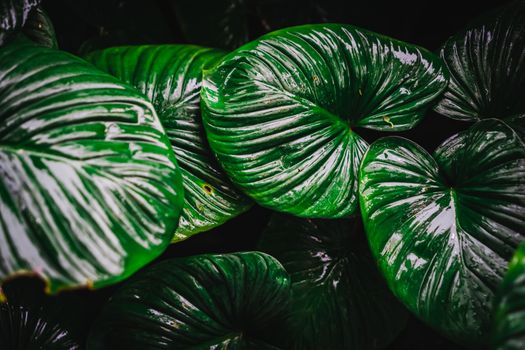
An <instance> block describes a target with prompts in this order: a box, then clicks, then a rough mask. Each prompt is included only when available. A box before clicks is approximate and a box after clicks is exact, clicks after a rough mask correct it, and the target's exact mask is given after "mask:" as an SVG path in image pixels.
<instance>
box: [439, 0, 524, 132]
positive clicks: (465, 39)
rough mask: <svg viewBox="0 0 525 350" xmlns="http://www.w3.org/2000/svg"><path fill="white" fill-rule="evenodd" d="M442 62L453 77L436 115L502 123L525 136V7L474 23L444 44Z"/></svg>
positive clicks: (513, 7) (514, 7)
mask: <svg viewBox="0 0 525 350" xmlns="http://www.w3.org/2000/svg"><path fill="white" fill-rule="evenodd" d="M441 57H442V58H443V60H444V62H445V64H446V66H447V68H448V69H449V70H450V73H451V76H450V83H449V86H448V88H447V90H446V92H445V94H444V95H443V99H442V100H441V101H440V102H439V104H438V105H437V106H436V108H435V109H436V111H437V112H438V113H441V114H443V115H445V116H447V117H450V118H454V119H459V120H466V121H476V120H480V119H485V118H500V119H504V120H505V121H506V122H507V123H509V124H511V125H512V126H513V127H514V128H515V129H516V130H517V131H518V132H519V133H520V135H521V136H522V137H523V136H525V99H524V98H523V92H524V91H525V2H523V1H515V2H513V3H511V4H510V5H507V6H506V7H504V8H501V9H498V10H497V11H494V12H492V13H490V14H487V15H485V16H483V17H481V18H479V19H478V20H476V21H475V22H473V23H471V24H470V25H469V26H468V27H467V28H466V29H464V30H462V31H461V32H459V33H457V34H456V35H454V36H452V37H451V38H450V39H449V40H448V41H447V42H446V43H445V44H444V46H443V47H442V49H441Z"/></svg>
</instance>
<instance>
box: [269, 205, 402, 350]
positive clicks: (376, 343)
mask: <svg viewBox="0 0 525 350" xmlns="http://www.w3.org/2000/svg"><path fill="white" fill-rule="evenodd" d="M259 248H260V249H261V250H262V251H264V252H267V253H269V254H271V255H272V256H274V257H276V258H277V259H278V260H279V261H280V262H281V263H282V264H283V266H284V268H285V269H286V271H288V273H290V277H291V281H292V291H293V293H292V299H291V303H290V306H289V311H288V315H287V317H286V319H285V320H284V323H283V326H282V327H280V334H281V335H282V338H283V341H284V342H285V344H286V347H285V348H287V349H298V350H299V349H300V350H307V349H312V350H314V349H315V350H317V349H361V350H365V349H382V348H384V347H385V346H386V345H388V343H390V342H391V341H392V340H393V339H394V338H395V337H396V336H397V335H398V334H399V332H400V331H401V330H402V329H403V328H404V326H405V321H406V318H407V317H406V316H407V313H406V310H405V309H404V308H403V307H402V306H401V305H400V304H399V303H398V302H397V300H396V299H395V297H394V296H393V295H392V294H391V293H390V291H389V290H388V288H387V286H386V283H385V281H384V279H383V278H382V276H381V275H380V274H379V271H378V270H377V267H376V264H375V261H374V260H373V258H372V255H371V253H370V248H369V247H368V243H367V241H366V237H365V235H364V232H363V230H362V226H361V222H360V220H355V219H353V220H346V219H340V220H309V219H299V218H295V217H292V216H285V215H282V214H276V215H274V216H273V217H272V219H271V221H270V224H269V226H268V228H267V229H266V230H265V232H264V233H263V236H262V238H261V242H260V244H259Z"/></svg>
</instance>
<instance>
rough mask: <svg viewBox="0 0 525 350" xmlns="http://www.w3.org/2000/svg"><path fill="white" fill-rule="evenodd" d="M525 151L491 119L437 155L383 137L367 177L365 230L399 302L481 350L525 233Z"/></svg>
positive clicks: (365, 166) (369, 159)
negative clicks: (496, 294)
mask: <svg viewBox="0 0 525 350" xmlns="http://www.w3.org/2000/svg"><path fill="white" fill-rule="evenodd" d="M524 179H525V146H524V144H523V142H522V141H521V140H520V138H519V137H518V135H517V134H516V133H515V132H513V131H512V130H511V129H510V128H509V127H508V126H507V125H506V124H505V123H503V122H500V121H497V120H494V119H491V120H486V121H482V122H479V123H477V124H475V125H474V126H473V127H472V128H470V129H468V130H467V131H464V132H461V133H459V134H457V135H455V136H453V137H451V138H450V139H448V140H446V141H445V142H444V143H443V144H442V145H441V146H439V147H438V149H437V150H436V151H435V152H434V156H433V157H432V156H430V155H429V154H428V153H427V152H426V151H425V150H423V149H422V148H421V147H419V146H418V145H416V144H414V143H413V142H411V141H408V140H406V139H402V138H398V137H389V138H384V139H380V140H378V141H377V142H375V143H374V144H372V145H371V146H370V149H369V150H368V152H367V154H366V155H365V158H364V160H363V163H362V165H361V170H360V190H359V191H360V201H361V211H362V214H363V221H364V226H365V230H366V232H367V236H368V240H369V243H370V246H371V248H372V252H373V254H374V256H375V257H376V259H377V261H378V263H379V266H380V269H381V270H382V272H383V274H384V276H385V277H386V279H387V282H388V285H389V286H390V288H391V289H392V291H393V292H394V294H396V295H397V296H398V298H399V299H400V300H401V301H402V302H403V303H404V304H405V305H406V306H407V307H408V308H409V309H410V310H412V311H413V312H414V313H415V314H416V315H418V316H419V317H420V318H421V319H423V320H424V321H426V322H427V323H429V324H430V325H431V326H432V327H434V328H436V329H438V330H439V331H440V332H441V333H443V334H444V335H446V336H448V337H450V338H452V339H454V340H455V341H458V342H460V343H463V344H467V345H471V346H480V345H482V344H483V343H484V341H485V340H486V339H487V330H488V326H489V318H490V309H491V304H492V300H493V296H494V292H495V290H496V288H497V287H498V285H499V283H500V282H501V279H502V277H503V275H504V273H505V271H506V268H507V263H508V261H509V260H510V258H511V257H512V254H513V252H514V250H515V249H516V247H517V246H518V244H519V242H520V241H522V240H523V239H524V234H525V182H524Z"/></svg>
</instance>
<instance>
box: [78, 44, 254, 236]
mask: <svg viewBox="0 0 525 350" xmlns="http://www.w3.org/2000/svg"><path fill="white" fill-rule="evenodd" d="M223 55H224V54H223V53H222V52H221V51H218V50H212V49H206V48H202V47H197V46H189V45H187V46H186V45H159V46H129V47H116V48H110V49H106V50H103V51H96V52H94V53H93V54H90V55H88V57H87V58H88V60H89V61H91V62H92V63H93V64H95V66H97V68H100V69H102V70H104V71H106V72H108V73H110V74H112V75H114V76H116V77H117V78H119V79H120V80H122V81H124V82H126V83H128V84H131V85H133V86H135V87H136V88H137V89H138V90H140V91H141V92H143V93H144V94H145V95H146V96H147V97H148V98H149V100H150V101H151V102H152V103H153V105H154V106H155V110H156V111H157V113H158V115H159V118H160V121H161V123H162V124H163V126H164V128H165V130H166V133H167V134H168V137H169V139H170V141H171V145H172V147H173V151H174V152H175V155H176V157H177V161H178V162H179V166H180V167H181V170H182V176H183V183H184V190H185V191H184V196H185V203H184V210H183V212H182V217H181V221H180V224H179V228H178V229H177V233H176V235H175V238H174V240H175V241H177V240H181V239H184V238H187V237H188V236H190V235H192V234H194V233H197V232H200V231H206V230H208V229H210V228H212V227H215V226H218V225H220V224H222V223H223V222H225V221H226V220H228V219H229V218H231V217H233V216H236V215H237V214H239V213H241V212H243V211H245V210H246V209H248V208H249V206H250V202H251V201H249V200H248V199H247V198H246V197H245V196H243V195H242V194H241V193H239V191H238V190H236V189H235V188H234V187H233V185H232V184H231V183H230V182H229V181H228V179H227V178H226V175H225V174H224V173H223V171H222V170H221V168H220V167H219V165H218V164H217V161H216V160H215V158H214V156H213V154H212V153H211V150H210V149H209V146H208V141H207V140H206V135H205V134H204V129H203V126H202V119H201V113H200V90H201V82H202V69H203V68H206V67H208V66H210V65H213V64H214V63H215V62H217V60H218V59H220V58H221V57H222V56H223Z"/></svg>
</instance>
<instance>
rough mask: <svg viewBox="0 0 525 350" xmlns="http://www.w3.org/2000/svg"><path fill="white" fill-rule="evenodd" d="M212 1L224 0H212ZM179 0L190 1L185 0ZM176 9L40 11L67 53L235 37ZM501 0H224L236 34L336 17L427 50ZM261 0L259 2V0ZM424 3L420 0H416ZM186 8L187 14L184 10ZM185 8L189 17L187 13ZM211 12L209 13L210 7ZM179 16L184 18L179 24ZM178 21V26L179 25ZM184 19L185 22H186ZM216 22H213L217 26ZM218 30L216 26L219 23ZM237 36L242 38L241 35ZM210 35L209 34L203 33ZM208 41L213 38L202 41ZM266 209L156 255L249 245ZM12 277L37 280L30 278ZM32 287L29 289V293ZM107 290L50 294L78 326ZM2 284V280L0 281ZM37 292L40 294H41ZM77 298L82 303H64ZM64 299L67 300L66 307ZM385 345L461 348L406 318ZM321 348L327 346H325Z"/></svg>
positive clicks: (96, 5) (432, 133)
mask: <svg viewBox="0 0 525 350" xmlns="http://www.w3.org/2000/svg"><path fill="white" fill-rule="evenodd" d="M213 1H215V5H214V6H215V7H217V3H221V2H224V0H222V1H221V0H212V1H211V2H213ZM183 2H186V3H190V2H188V1H186V0H184V1H183ZM192 2H193V3H195V4H193V6H195V8H194V9H192V8H191V6H190V5H191V4H190V5H188V6H189V10H188V6H186V8H185V9H184V10H185V11H186V12H185V15H184V16H182V17H181V14H180V11H179V12H178V10H179V9H180V7H178V5H177V3H176V1H173V0H172V1H167V0H164V1H162V0H157V1H152V0H148V1H114V0H81V1H78V0H77V1H75V0H47V1H46V0H44V3H43V6H44V9H45V10H46V11H47V12H48V14H49V16H50V18H51V20H52V21H53V23H54V25H55V30H56V33H57V38H58V42H59V46H60V48H61V49H63V50H66V51H69V52H72V53H74V54H82V53H85V52H87V51H89V50H93V49H96V48H103V47H108V46H114V45H124V44H154V43H156V44H160V43H191V44H202V45H209V46H217V47H222V48H231V47H234V46H235V45H236V44H237V43H231V42H230V43H224V42H221V36H220V34H222V33H220V31H219V30H217V28H211V29H209V28H204V27H203V26H200V28H201V29H202V30H203V32H204V34H206V33H207V32H209V33H215V34H218V35H217V38H212V39H209V37H206V36H205V35H201V37H199V33H197V35H193V36H192V34H191V33H190V34H188V33H187V32H185V30H184V26H185V25H186V24H187V25H189V26H191V25H195V23H197V24H198V23H200V22H199V17H200V20H201V22H202V16H208V17H206V21H207V22H208V24H209V22H210V21H216V22H218V21H221V20H223V21H224V20H225V19H226V20H228V17H227V16H228V14H230V12H228V13H226V14H221V13H220V11H219V12H217V11H216V9H215V8H213V9H212V10H210V12H213V13H208V14H207V13H206V11H207V8H208V7H207V5H206V3H207V2H210V1H201V0H193V1H192ZM508 2H509V1H461V0H456V1H428V2H425V1H419V2H417V3H416V2H406V1H405V2H404V1H388V2H387V1H384V2H381V1H367V2H365V1H359V2H357V1H350V0H348V1H343V0H340V1H336V0H327V1H322V0H318V1H315V0H302V1H298V0H290V1H287V0H273V1H271V0H252V1H249V0H246V1H241V0H235V1H233V0H232V3H235V4H237V6H239V8H237V9H234V11H237V12H235V13H234V14H233V15H235V16H236V17H237V20H242V21H243V23H244V27H243V28H244V29H245V33H243V34H242V35H241V37H242V38H244V39H241V41H242V40H246V39H254V38H255V37H257V36H259V35H261V34H263V33H264V32H266V31H268V30H272V29H276V28H278V27H284V26H288V25H295V24H303V23H317V22H338V23H349V24H353V25H357V26H360V27H363V28H366V29H369V30H372V31H376V32H379V33H382V34H385V35H388V36H391V37H394V38H397V39H401V40H404V41H407V42H411V43H415V44H418V45H421V46H423V47H426V48H427V49H429V50H432V51H437V50H438V49H439V47H440V45H441V44H443V43H444V42H445V40H446V39H447V38H448V37H450V36H451V35H452V34H454V33H455V32H457V31H458V30H459V29H461V28H462V27H463V26H465V25H466V24H467V23H468V22H469V21H471V20H473V19H474V18H476V17H477V16H479V15H480V14H482V13H483V12H486V11H489V10H491V9H493V8H495V7H497V6H500V5H504V4H505V3H508ZM261 3H262V5H261ZM424 5H426V6H424ZM192 10H193V13H192V12H191V11H192ZM188 11H190V12H189V15H188V14H187V13H188ZM214 11H215V12H214ZM184 21H186V22H184ZM185 23H186V24H185ZM188 23H189V24H188ZM218 28H219V27H218ZM219 29H220V28H219ZM243 35H244V36H243ZM210 36H211V34H210ZM209 40H212V41H213V40H215V41H213V42H209ZM468 125H469V124H466V123H463V122H458V121H453V120H451V119H448V118H445V117H443V116H440V115H438V114H436V113H434V112H432V111H430V112H428V113H427V116H426V117H425V119H424V120H423V122H422V123H420V124H419V125H418V126H417V127H416V128H415V129H414V130H411V131H409V132H403V133H399V135H403V136H406V137H409V138H410V139H412V140H414V141H415V142H417V143H419V144H421V145H422V146H423V147H425V148H426V149H427V150H429V151H433V150H434V148H435V147H436V146H437V145H438V144H440V143H441V142H442V141H443V140H445V139H446V138H448V137H449V136H451V135H453V134H454V133H456V132H457V131H459V130H462V129H465V128H466V127H468ZM360 134H361V135H363V136H364V137H365V139H367V141H369V142H370V141H373V140H374V139H376V138H377V137H379V136H380V135H379V134H378V133H375V132H370V131H366V130H361V131H360ZM270 215H271V212H270V211H269V210H267V209H264V208H261V207H258V206H255V207H254V208H252V209H251V210H250V211H248V212H247V213H245V214H243V215H241V216H239V217H238V218H235V219H233V220H231V221H230V222H228V223H226V224H224V225H223V226H221V227H219V228H216V229H214V230H212V231H209V232H206V233H201V234H198V235H196V236H194V237H192V238H190V239H188V240H187V241H184V242H181V243H178V244H175V245H172V246H171V247H170V248H169V249H168V250H167V251H166V252H165V253H164V255H163V256H162V257H161V259H166V258H169V257H176V256H187V255H194V254H200V253H212V252H213V253H218V252H232V251H246V250H254V249H255V247H256V243H257V240H258V238H259V235H260V233H261V231H262V229H263V228H264V227H265V225H266V223H267V221H268V219H269V217H270ZM15 283H27V284H28V285H31V284H32V285H34V284H38V281H28V280H26V281H18V282H16V281H15ZM35 288H38V289H40V287H38V286H33V287H30V290H31V291H32V292H33V293H34V291H35ZM115 288H118V286H113V287H110V288H106V289H102V290H98V291H95V292H88V291H82V290H79V291H73V292H65V293H62V294H61V295H59V296H58V297H52V299H53V300H54V302H60V303H61V304H63V305H64V307H63V308H64V312H66V313H69V314H71V315H74V316H75V317H74V321H72V322H75V323H76V324H78V325H80V326H79V328H80V329H83V330H84V333H85V331H87V329H88V328H89V324H90V323H91V322H92V320H93V318H94V317H95V316H96V314H97V312H98V310H99V309H100V306H101V305H103V303H104V302H105V301H106V300H107V298H108V297H109V296H110V295H111V294H112V293H113V291H114V290H115ZM6 289H9V286H7V287H6ZM42 297H43V296H42ZM78 298H82V300H83V302H82V303H80V304H79V303H71V304H69V303H68V302H66V301H67V300H74V299H78ZM66 305H67V306H66ZM389 349H452V350H453V349H461V347H459V346H457V345H455V344H453V343H451V342H449V341H447V340H446V339H445V338H443V337H441V336H440V335H438V334H437V333H435V332H434V331H433V330H431V329H430V328H428V327H427V326H425V325H424V324H423V323H421V322H420V321H418V320H417V319H416V318H415V317H411V318H410V320H409V323H408V327H407V328H406V330H405V331H404V332H403V333H402V334H401V335H400V336H399V338H398V339H397V340H396V341H395V342H394V343H393V344H392V345H391V347H389ZM327 350H328V349H327Z"/></svg>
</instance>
